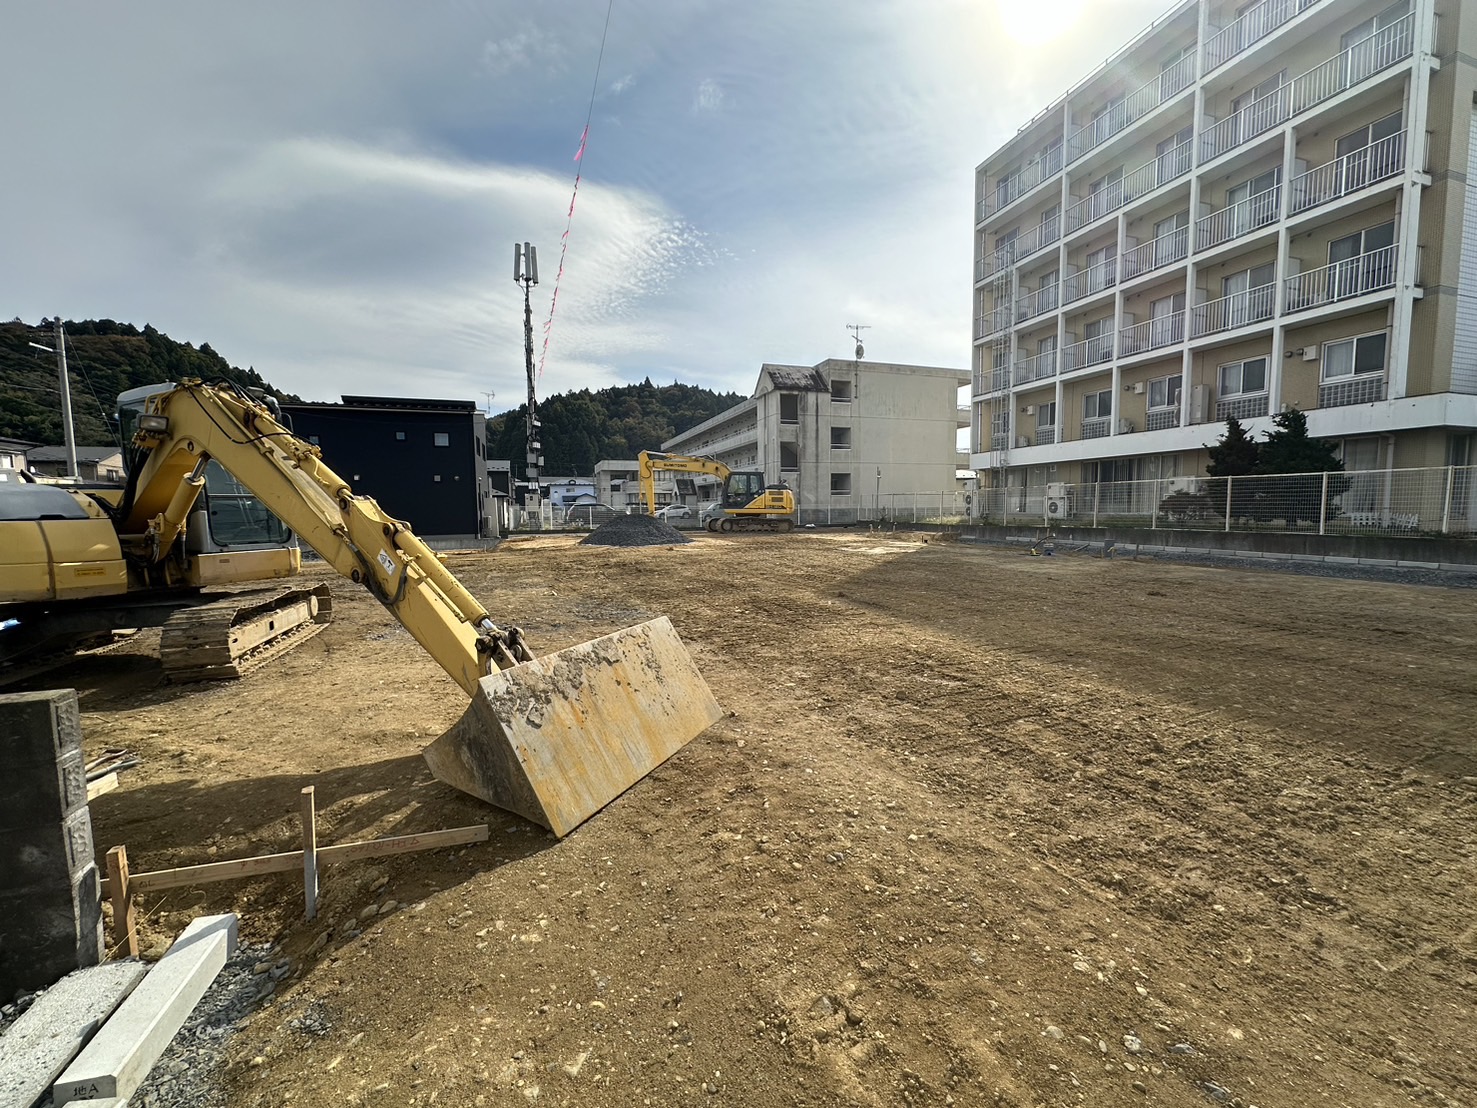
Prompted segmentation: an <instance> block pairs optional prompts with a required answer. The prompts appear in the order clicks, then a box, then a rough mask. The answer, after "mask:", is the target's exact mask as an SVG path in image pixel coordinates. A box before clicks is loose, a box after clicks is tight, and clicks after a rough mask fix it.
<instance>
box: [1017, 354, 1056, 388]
mask: <svg viewBox="0 0 1477 1108" xmlns="http://www.w3.org/2000/svg"><path fill="white" fill-rule="evenodd" d="M1055 376H1056V351H1055V350H1044V351H1042V352H1041V353H1040V354H1036V355H1034V356H1032V357H1030V358H1022V359H1021V360H1020V361H1018V362H1016V364H1015V383H1016V384H1017V385H1028V384H1030V383H1031V382H1032V381H1041V380H1045V379H1046V378H1047V377H1055Z"/></svg>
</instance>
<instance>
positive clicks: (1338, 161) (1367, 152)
mask: <svg viewBox="0 0 1477 1108" xmlns="http://www.w3.org/2000/svg"><path fill="white" fill-rule="evenodd" d="M1404 169H1405V132H1404V131H1401V132H1399V133H1398V134H1394V135H1389V136H1387V137H1385V138H1382V139H1380V140H1379V141H1378V142H1373V143H1370V144H1369V145H1368V146H1366V147H1365V148H1364V149H1362V150H1355V151H1353V152H1352V153H1349V154H1345V155H1344V156H1343V157H1342V158H1335V159H1334V160H1333V161H1331V162H1325V163H1324V164H1323V165H1320V166H1318V167H1317V168H1316V169H1310V170H1308V171H1307V172H1306V173H1300V174H1298V175H1297V176H1296V177H1294V178H1293V179H1292V212H1293V214H1294V215H1296V214H1297V213H1298V212H1305V211H1308V210H1309V209H1310V208H1316V207H1318V205H1320V204H1328V203H1330V202H1332V201H1334V200H1337V199H1338V198H1339V197H1341V196H1347V195H1349V193H1351V192H1358V191H1359V190H1360V189H1362V188H1364V187H1365V186H1367V185H1372V184H1375V183H1376V182H1378V181H1384V180H1388V179H1389V178H1391V177H1395V176H1398V175H1399V174H1400V173H1401V172H1402V171H1404Z"/></svg>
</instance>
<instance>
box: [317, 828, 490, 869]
mask: <svg viewBox="0 0 1477 1108" xmlns="http://www.w3.org/2000/svg"><path fill="white" fill-rule="evenodd" d="M488 834H489V832H488V829H487V824H485V823H477V824H473V825H472V826H471V827H453V828H451V829H450V830H447V831H427V832H425V833H424V834H421V835H398V836H396V837H395V838H393V839H369V840H367V841H365V842H362V843H344V844H343V845H342V846H324V847H319V848H318V861H319V863H320V864H321V865H326V866H332V865H338V864H339V863H341V862H357V861H359V860H360V859H361V858H382V857H384V856H386V855H388V854H413V853H415V852H416V851H418V850H436V849H438V848H440V847H447V846H462V845H464V844H466V843H485V842H486V841H487V837H488Z"/></svg>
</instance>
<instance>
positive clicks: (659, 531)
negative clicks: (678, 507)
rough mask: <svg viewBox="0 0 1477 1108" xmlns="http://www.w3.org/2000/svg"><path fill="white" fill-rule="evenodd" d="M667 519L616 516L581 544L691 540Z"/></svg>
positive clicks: (669, 543)
mask: <svg viewBox="0 0 1477 1108" xmlns="http://www.w3.org/2000/svg"><path fill="white" fill-rule="evenodd" d="M691 541H692V540H691V539H689V538H688V537H687V536H686V535H684V534H683V533H682V532H681V531H679V530H677V528H675V527H673V526H672V525H671V524H670V523H668V522H667V521H666V520H662V519H657V518H656V517H655V516H616V517H615V518H614V519H612V520H611V521H610V522H609V523H602V524H601V525H600V526H599V527H597V528H595V530H593V531H591V532H590V533H589V534H588V535H586V536H585V537H584V538H583V539H581V540H580V545H581V546H672V545H673V544H675V543H679V542H691Z"/></svg>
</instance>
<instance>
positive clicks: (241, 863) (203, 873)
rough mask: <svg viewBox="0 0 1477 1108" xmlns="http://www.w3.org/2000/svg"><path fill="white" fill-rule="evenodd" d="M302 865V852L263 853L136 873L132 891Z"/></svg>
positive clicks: (287, 869) (283, 870) (291, 868)
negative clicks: (229, 859)
mask: <svg viewBox="0 0 1477 1108" xmlns="http://www.w3.org/2000/svg"><path fill="white" fill-rule="evenodd" d="M302 864H303V852H302V851H301V850H292V851H288V852H287V853H286V854H263V855H260V856H259V857H256V858H237V859H234V860H232V861H229V862H206V863H205V864H204V865H199V866H180V867H179V868H178V869H160V870H153V871H152V872H150V873H135V874H134V875H133V879H132V881H133V889H134V892H140V893H148V892H156V891H158V890H159V889H179V888H183V887H184V886H186V885H206V884H209V883H210V882H212V881H231V880H234V879H235V878H238V877H259V876H261V875H262V874H264V873H290V872H291V871H293V870H295V869H297V868H298V867H299V866H300V865H302Z"/></svg>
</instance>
